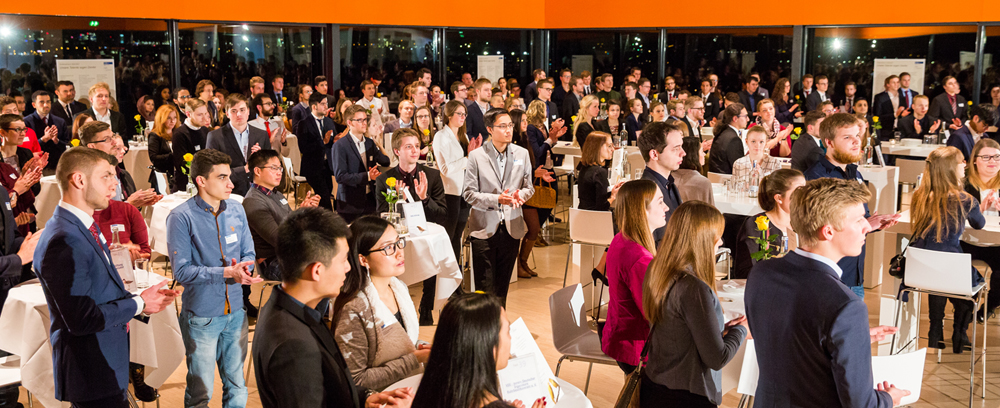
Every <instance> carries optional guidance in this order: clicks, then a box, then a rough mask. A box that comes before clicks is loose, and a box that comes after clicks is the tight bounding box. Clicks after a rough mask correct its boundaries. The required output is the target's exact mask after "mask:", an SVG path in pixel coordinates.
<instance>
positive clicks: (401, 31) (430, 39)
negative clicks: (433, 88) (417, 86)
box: [340, 26, 440, 101]
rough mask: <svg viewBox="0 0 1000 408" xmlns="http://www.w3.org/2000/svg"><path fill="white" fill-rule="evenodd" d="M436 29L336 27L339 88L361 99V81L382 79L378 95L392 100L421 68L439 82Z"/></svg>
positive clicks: (438, 48)
mask: <svg viewBox="0 0 1000 408" xmlns="http://www.w3.org/2000/svg"><path fill="white" fill-rule="evenodd" d="M438 37H439V36H438V30H435V29H431V28H407V27H351V26H341V27H340V76H341V79H342V80H341V87H342V88H343V89H344V92H345V93H346V94H347V96H350V97H354V98H360V97H361V88H360V86H361V81H364V80H366V79H371V78H372V76H373V74H377V75H378V76H381V77H382V84H381V85H379V89H380V92H381V91H385V92H387V93H389V95H387V96H388V99H389V100H390V101H396V100H397V99H398V95H399V94H401V93H402V90H403V87H405V86H406V85H409V84H410V83H413V81H415V80H416V72H417V71H419V70H420V69H421V68H427V69H430V70H431V72H432V77H435V78H434V79H435V81H434V82H435V83H438V82H440V81H439V79H440V78H436V77H437V76H438V72H439V71H438V67H439V66H440V65H439V64H440V60H439V58H438V55H439V54H440V39H439V38H438Z"/></svg>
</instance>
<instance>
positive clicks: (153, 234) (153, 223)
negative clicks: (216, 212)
mask: <svg viewBox="0 0 1000 408" xmlns="http://www.w3.org/2000/svg"><path fill="white" fill-rule="evenodd" d="M189 198H191V197H189V196H188V195H187V193H184V192H181V191H178V192H176V193H173V194H170V195H165V196H163V199H162V200H160V201H159V202H158V203H156V204H153V215H152V216H151V217H149V247H150V248H152V249H153V252H156V253H158V254H164V255H168V254H169V252H168V251H167V216H168V215H170V212H171V211H173V210H174V208H177V206H179V205H181V203H183V202H185V201H187V200H188V199H189ZM229 198H231V199H233V200H236V202H238V203H242V202H243V197H241V196H239V195H236V194H230V195H229Z"/></svg>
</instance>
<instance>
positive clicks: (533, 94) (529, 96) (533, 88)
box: [524, 81, 538, 106]
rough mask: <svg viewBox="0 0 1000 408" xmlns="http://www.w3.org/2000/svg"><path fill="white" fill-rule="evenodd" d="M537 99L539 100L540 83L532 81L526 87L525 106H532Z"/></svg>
mask: <svg viewBox="0 0 1000 408" xmlns="http://www.w3.org/2000/svg"><path fill="white" fill-rule="evenodd" d="M535 99H538V82H537V81H532V82H531V83H530V84H528V85H527V86H525V87H524V106H528V105H531V101H533V100H535Z"/></svg>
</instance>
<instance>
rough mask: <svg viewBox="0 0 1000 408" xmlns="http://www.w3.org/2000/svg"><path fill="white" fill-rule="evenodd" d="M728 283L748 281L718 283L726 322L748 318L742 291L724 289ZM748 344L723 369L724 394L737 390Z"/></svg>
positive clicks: (736, 281) (716, 286)
mask: <svg viewBox="0 0 1000 408" xmlns="http://www.w3.org/2000/svg"><path fill="white" fill-rule="evenodd" d="M728 282H734V283H737V284H739V285H746V279H733V280H732V281H716V282H715V289H716V291H717V292H718V293H719V303H720V304H721V305H722V315H723V316H722V318H723V320H725V321H727V322H728V321H729V320H732V319H734V318H736V316H740V315H742V316H746V314H747V311H746V305H745V304H744V302H743V292H741V291H730V290H729V289H726V288H725V287H723V285H725V284H726V283H728ZM740 287H743V286H740ZM746 349H747V342H746V340H744V341H743V344H741V345H740V349H739V351H737V352H736V355H735V356H733V359H732V360H730V361H729V364H726V365H725V366H724V367H722V370H721V373H722V393H723V394H725V393H727V392H729V391H730V390H732V389H734V388H736V386H737V385H738V384H739V381H740V372H741V371H742V369H743V360H744V357H745V355H746Z"/></svg>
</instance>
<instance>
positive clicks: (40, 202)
mask: <svg viewBox="0 0 1000 408" xmlns="http://www.w3.org/2000/svg"><path fill="white" fill-rule="evenodd" d="M38 185H40V186H41V187H42V189H41V191H39V192H38V195H36V196H35V209H36V210H38V214H36V215H35V222H36V223H37V224H38V228H43V227H45V223H46V222H48V221H49V218H52V213H53V212H54V211H55V210H56V207H57V206H59V200H61V199H62V191H60V190H59V183H58V182H56V176H45V177H42V179H41V180H39V182H38Z"/></svg>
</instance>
